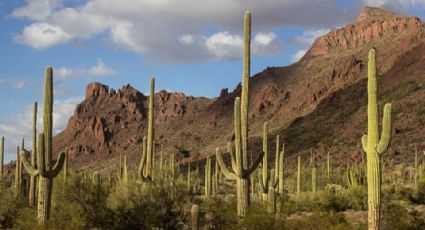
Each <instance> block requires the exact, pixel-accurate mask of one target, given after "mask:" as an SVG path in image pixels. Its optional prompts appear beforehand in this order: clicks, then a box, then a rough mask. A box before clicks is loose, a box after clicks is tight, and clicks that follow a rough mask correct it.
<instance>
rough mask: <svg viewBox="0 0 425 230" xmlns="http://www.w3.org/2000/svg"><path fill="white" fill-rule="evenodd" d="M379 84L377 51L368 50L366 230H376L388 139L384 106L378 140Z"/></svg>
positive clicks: (387, 114) (387, 115) (388, 115)
mask: <svg viewBox="0 0 425 230" xmlns="http://www.w3.org/2000/svg"><path fill="white" fill-rule="evenodd" d="M377 89H378V84H377V79H376V51H375V49H371V50H370V51H369V62H368V84H367V92H368V106H367V118H368V119H367V120H368V122H367V135H364V136H363V137H362V145H363V149H364V151H365V152H366V154H367V155H366V158H367V184H368V225H369V229H372V230H374V229H379V224H380V215H381V212H380V207H381V198H380V197H381V166H380V162H381V159H380V158H381V154H382V153H383V152H385V151H386V150H387V149H388V146H389V144H390V140H391V104H386V105H385V106H384V117H383V122H382V134H381V137H379V122H378V102H377V96H378V90H377Z"/></svg>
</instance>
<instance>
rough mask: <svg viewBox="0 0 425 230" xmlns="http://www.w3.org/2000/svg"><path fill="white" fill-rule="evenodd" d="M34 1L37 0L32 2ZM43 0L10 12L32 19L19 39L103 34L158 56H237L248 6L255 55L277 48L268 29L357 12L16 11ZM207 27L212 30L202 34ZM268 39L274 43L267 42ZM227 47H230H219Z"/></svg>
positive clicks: (189, 7) (166, 6) (233, 7)
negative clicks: (37, 14)
mask: <svg viewBox="0 0 425 230" xmlns="http://www.w3.org/2000/svg"><path fill="white" fill-rule="evenodd" d="M32 1H38V2H40V3H39V4H38V5H37V7H34V6H33V5H34V4H35V3H32ZM46 1H47V0H44V1H42V0H31V1H30V0H28V2H27V5H26V6H24V7H22V8H20V9H17V10H15V11H14V13H12V16H15V17H26V18H30V19H32V20H34V21H35V22H34V23H32V24H30V25H27V26H25V27H24V29H23V31H22V33H21V34H20V35H19V36H17V39H16V40H17V41H19V42H21V43H23V44H26V45H28V46H31V47H33V48H36V49H42V48H48V47H51V46H55V45H58V44H63V43H68V42H70V41H73V40H79V41H80V40H81V41H84V40H86V39H92V38H94V39H103V38H104V37H105V36H106V37H107V39H109V40H110V41H111V43H112V44H114V45H115V46H117V47H119V48H123V49H127V50H130V51H133V52H137V53H140V54H143V55H147V57H148V58H149V59H153V60H156V61H160V62H166V61H180V62H184V61H199V60H203V59H210V58H233V57H235V56H240V55H237V54H236V50H238V49H239V48H238V46H239V44H240V41H239V36H238V35H239V34H241V30H242V23H243V20H242V18H243V12H244V11H245V10H246V9H250V10H251V11H252V12H253V31H264V32H266V33H263V36H262V37H261V36H260V37H258V38H257V40H256V41H255V40H253V41H254V42H257V45H256V46H255V45H254V47H257V50H256V52H255V54H257V55H269V54H272V53H275V51H274V50H275V48H276V47H277V46H276V44H278V43H275V42H274V41H278V38H277V37H273V36H270V34H271V32H272V31H273V30H274V29H276V28H278V27H281V26H284V25H290V26H306V27H321V26H323V25H328V26H329V25H331V26H332V25H335V24H340V23H341V21H344V22H346V21H350V20H351V19H353V18H355V13H352V12H351V11H348V12H347V11H345V10H344V9H343V8H342V7H340V6H338V5H336V4H335V3H334V2H333V1H325V2H323V3H322V4H317V3H316V1H315V0H299V1H295V2H294V1H290V0H264V1H261V2H259V1H242V0H236V1H232V2H229V1H227V0H214V1H213V0H201V3H202V4H201V3H200V2H199V1H197V0H181V1H164V0H162V1H161V0H160V1H152V0H121V1H115V0H87V1H85V2H81V4H78V6H77V7H68V8H65V7H64V6H62V5H60V4H58V5H54V6H50V5H49V6H50V8H49V7H45V8H48V9H47V10H46V11H43V12H48V13H45V15H43V16H40V17H38V18H36V17H34V16H30V15H33V14H32V13H19V12H23V11H28V12H33V10H30V9H34V8H37V9H38V7H40V6H41V5H42V4H41V3H44V5H46ZM30 2H31V3H30ZM49 2H51V1H49ZM311 5H315V7H311ZM182 6H184V7H182ZM24 9H25V10H24ZM49 10H50V11H49ZM34 12H36V11H34ZM300 12H302V13H300ZM211 28H214V30H215V34H213V35H212V36H208V35H206V32H207V31H210V29H211ZM226 33H227V34H226ZM204 37H207V38H206V39H209V43H208V47H206V44H203V43H204V42H205V39H204ZM270 39H272V41H273V43H269V42H271V41H270ZM201 41H204V42H201ZM188 45H190V47H189V48H190V49H188ZM225 48H229V49H230V50H228V51H225V50H223V49H225ZM253 50H255V49H253Z"/></svg>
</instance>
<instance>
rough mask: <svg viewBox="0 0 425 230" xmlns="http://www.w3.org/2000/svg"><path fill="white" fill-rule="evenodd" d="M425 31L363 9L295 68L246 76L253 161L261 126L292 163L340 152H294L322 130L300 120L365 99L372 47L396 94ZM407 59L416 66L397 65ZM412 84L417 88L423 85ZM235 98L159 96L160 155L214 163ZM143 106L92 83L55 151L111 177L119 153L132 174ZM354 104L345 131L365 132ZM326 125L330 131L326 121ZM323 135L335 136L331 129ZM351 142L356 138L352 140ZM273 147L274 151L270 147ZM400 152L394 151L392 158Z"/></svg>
mask: <svg viewBox="0 0 425 230" xmlns="http://www.w3.org/2000/svg"><path fill="white" fill-rule="evenodd" d="M424 32H425V26H424V22H422V21H421V20H420V19H419V18H417V17H402V16H398V15H396V14H394V13H391V12H388V11H384V10H382V9H378V8H371V7H367V8H365V9H364V10H363V11H362V13H361V14H360V15H359V17H358V19H357V20H356V21H355V22H353V23H351V24H348V25H347V26H344V27H342V28H339V29H336V30H333V31H331V32H329V33H327V34H326V35H323V36H321V37H319V38H317V39H316V40H315V42H314V43H313V45H312V47H311V48H310V49H309V50H308V52H307V53H306V54H305V56H304V57H303V58H301V60H300V61H299V62H297V63H294V64H292V65H290V66H286V67H269V68H266V69H265V70H263V71H262V72H260V73H257V74H255V75H254V76H252V77H251V80H250V96H249V97H250V113H249V129H250V132H249V134H250V140H251V141H250V149H251V152H253V153H254V154H255V152H258V151H261V150H260V145H261V141H260V139H259V137H260V136H261V135H260V134H261V130H262V129H261V127H262V123H263V122H264V121H268V122H269V127H270V128H271V130H272V133H273V135H275V134H281V136H282V138H283V139H282V141H283V142H286V143H288V151H289V154H288V155H289V157H293V156H295V155H298V154H303V153H305V152H306V151H308V149H309V148H311V147H314V148H315V149H316V151H318V152H319V154H318V156H321V153H322V152H325V151H328V150H332V151H333V152H338V151H339V149H338V148H335V147H334V146H331V143H328V144H325V143H326V141H324V139H323V137H322V138H320V137H318V140H315V141H312V142H311V143H309V144H305V145H303V143H298V142H299V141H297V140H298V139H301V140H302V139H303V138H302V137H303V135H304V134H305V133H308V131H310V132H318V131H320V129H321V127H320V125H319V126H317V124H315V125H313V124H311V127H314V129H313V130H309V127H304V125H303V124H300V120H304V121H305V120H306V119H307V120H308V119H310V120H314V119H315V118H314V117H311V116H312V114H316V115H315V116H316V117H322V115H321V114H327V112H326V111H327V110H326V109H324V108H323V106H325V107H328V108H332V106H334V104H332V103H336V102H335V100H336V99H335V97H337V96H335V95H339V96H342V95H355V96H358V98H356V99H360V98H362V91H364V92H366V90H365V89H362V84H364V83H362V82H364V79H365V78H366V72H365V71H366V63H367V60H366V58H367V52H368V50H369V49H370V48H372V47H375V48H376V49H377V50H378V57H377V58H378V73H379V74H380V75H382V76H383V78H384V79H385V81H386V82H388V83H386V82H384V83H383V84H382V87H383V89H385V90H386V91H390V90H391V89H392V88H394V87H397V85H394V82H406V81H408V80H409V79H411V77H410V76H407V77H404V76H402V77H400V76H399V75H395V74H394V73H398V74H400V75H403V73H404V72H405V71H411V70H410V68H403V66H407V65H410V66H411V65H415V64H416V63H418V62H419V63H422V59H421V58H422V56H423V55H422V56H419V57H415V56H412V55H411V53H412V52H415V48H417V47H422V45H423V44H425V39H424V38H425V36H424V34H425V33H424ZM416 52H417V51H416ZM409 55H410V56H409ZM406 57H408V58H407V59H410V60H411V61H412V62H413V64H412V63H410V64H409V63H403V61H406V60H404V59H406ZM387 73H388V74H387ZM422 73H424V74H425V70H423V72H422V69H420V70H419V71H416V72H415V73H414V74H415V76H417V75H421V74H422ZM390 76H392V77H390ZM396 78H397V79H398V80H397V79H396ZM401 78H402V79H401ZM400 79H401V80H400ZM412 79H414V80H418V79H419V80H421V78H420V77H417V78H415V77H414V78H412ZM350 89H351V90H352V91H350ZM385 90H384V91H385ZM353 92H355V93H353ZM239 95H240V85H238V86H237V87H236V88H235V89H234V90H233V91H232V92H228V90H227V89H223V90H222V91H221V93H220V95H219V96H218V97H216V98H213V99H208V98H202V97H190V96H186V95H184V94H183V93H168V92H166V91H160V92H158V93H156V94H155V103H156V111H155V112H156V114H157V115H156V128H157V131H156V133H157V134H156V141H157V144H158V146H157V149H159V146H160V145H161V144H162V145H164V151H165V153H166V154H167V155H168V154H170V153H176V154H177V159H178V160H180V161H181V162H187V161H198V160H201V159H203V158H205V157H206V156H207V155H210V154H213V152H214V149H215V147H217V146H225V144H226V142H227V141H231V140H232V138H233V134H232V127H233V126H232V125H233V120H232V111H233V101H234V98H235V97H236V96H239ZM363 97H364V95H363ZM147 98H148V97H146V96H145V95H143V94H142V93H140V92H138V91H137V90H136V89H134V88H133V87H131V86H130V85H127V86H124V87H123V88H121V89H118V90H113V89H109V87H107V86H105V85H102V84H100V83H91V84H89V85H88V86H87V90H86V98H85V99H84V101H83V102H82V103H81V104H79V105H78V106H77V108H76V110H75V112H74V115H73V116H72V117H71V118H70V120H69V122H68V124H67V127H66V128H65V130H64V131H63V132H61V133H60V134H58V135H57V136H56V137H55V138H54V146H55V147H54V148H55V151H59V150H60V149H63V148H65V147H68V150H69V152H70V156H71V161H72V162H73V163H74V165H78V167H79V168H81V169H84V168H88V167H92V168H94V169H96V170H97V171H102V170H103V171H105V172H106V171H110V170H112V168H114V167H112V166H115V165H116V164H118V161H117V159H118V157H119V154H127V155H128V157H129V162H131V164H130V167H136V165H137V162H138V159H139V157H140V152H141V140H142V136H143V135H145V133H146V127H147V124H146V117H147V114H146V112H147ZM332 99H334V100H332ZM346 99H348V98H346ZM356 103H357V104H356ZM356 103H354V104H356V107H355V108H353V109H352V110H350V111H351V112H353V113H356V114H354V116H356V117H354V118H353V117H351V115H350V119H348V120H349V121H350V124H349V125H347V126H346V127H348V128H350V127H351V126H350V125H351V124H357V123H358V124H357V126H359V127H358V128H359V130H358V132H360V131H362V132H365V131H366V129H365V127H360V121H361V119H363V118H362V115H361V114H362V113H361V112H360V111H359V108H361V107H362V106H363V105H362V103H360V102H359V101H358V102H356ZM344 111H345V110H344ZM335 113H337V114H339V111H338V110H337V111H335ZM357 113H358V114H357ZM329 116H330V115H329ZM330 117H332V116H330ZM323 120H324V122H327V121H326V120H327V119H326V118H323ZM330 120H332V119H330ZM308 121H309V120H308ZM307 124H308V122H307ZM330 124H332V123H330ZM349 126H350V127H349ZM357 126H356V127H357ZM326 127H327V126H326ZM344 127H345V126H344ZM344 127H342V129H344ZM329 129H331V130H333V129H332V127H331V125H329ZM350 129H351V128H350ZM291 132H292V133H291ZM318 133H320V132H318ZM356 135H358V134H357V132H356V134H353V136H356ZM297 138H298V139H297ZM269 139H271V143H270V144H272V142H273V140H274V138H269ZM307 139H308V138H307ZM337 139H338V138H337ZM353 139H354V138H353ZM358 142H359V140H357V139H356V140H355V143H354V142H353V143H350V144H347V145H349V147H350V148H348V149H350V151H352V154H354V152H358V151H359V150H361V149H358V150H357V149H355V147H353V146H356V145H357V143H358ZM291 143H292V145H295V144H296V145H297V146H291ZM271 146H273V145H271ZM396 148H397V147H396ZM396 148H395V149H393V150H392V151H393V152H394V153H395V152H397V150H396ZM271 149H273V148H271ZM399 152H400V150H399ZM353 159H354V158H353ZM355 159H357V158H355ZM99 160H103V161H105V162H107V163H105V164H108V162H110V163H109V165H111V167H106V168H102V166H100V165H99V164H96V163H95V162H97V161H99Z"/></svg>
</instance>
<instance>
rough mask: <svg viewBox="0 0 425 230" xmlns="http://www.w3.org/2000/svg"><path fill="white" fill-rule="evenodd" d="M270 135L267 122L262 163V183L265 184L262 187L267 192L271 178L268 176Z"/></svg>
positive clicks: (264, 125) (264, 128)
mask: <svg viewBox="0 0 425 230" xmlns="http://www.w3.org/2000/svg"><path fill="white" fill-rule="evenodd" d="M268 134H269V125H268V123H267V121H266V122H264V124H263V152H264V154H263V163H262V166H263V167H262V169H263V179H262V180H261V182H262V184H263V186H262V187H263V188H264V189H265V190H267V189H268V187H269V185H268V183H269V179H268V178H269V176H268V171H267V170H268V165H267V162H268ZM272 176H274V175H272Z"/></svg>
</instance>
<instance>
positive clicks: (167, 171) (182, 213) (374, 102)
mask: <svg viewBox="0 0 425 230" xmlns="http://www.w3.org/2000/svg"><path fill="white" fill-rule="evenodd" d="M250 43H251V15H250V13H249V12H246V13H245V18H244V55H243V60H244V61H243V78H242V90H241V95H240V96H239V97H236V99H235V101H234V111H233V113H234V118H233V126H234V131H233V133H234V138H233V140H232V141H231V142H228V143H223V146H226V148H223V147H222V146H217V149H216V152H215V153H213V154H210V155H208V156H207V157H206V159H205V160H203V161H197V162H191V163H184V164H183V163H181V162H178V161H177V160H176V158H175V155H174V154H167V153H165V152H164V151H163V148H162V146H160V145H157V144H156V142H155V139H156V136H155V126H156V124H155V113H154V111H155V102H154V100H153V98H154V92H155V79H154V78H152V79H151V85H150V97H149V112H148V127H147V129H148V132H147V136H146V137H144V138H143V142H142V143H143V144H142V146H143V148H142V149H140V157H139V160H140V161H139V167H138V169H137V170H130V169H129V167H128V162H127V156H126V155H122V156H120V160H119V162H116V163H117V165H119V167H116V169H115V170H114V173H113V174H108V175H105V174H101V173H99V172H97V171H90V170H84V171H79V170H76V167H70V163H69V160H68V153H67V149H63V152H61V153H60V154H56V153H53V151H52V138H53V137H52V122H53V115H52V112H53V69H52V68H51V67H47V68H46V73H45V89H44V90H45V91H44V103H43V105H44V109H43V127H42V130H41V132H40V133H39V134H37V127H36V121H37V103H34V112H33V121H34V122H33V133H32V147H31V149H30V150H29V149H27V148H26V146H25V143H24V141H23V142H22V144H21V146H19V147H17V160H16V163H15V172H14V176H13V177H1V182H0V197H1V199H0V227H1V228H13V229H193V230H196V229H370V230H376V229H425V206H424V204H425V176H424V164H423V160H422V158H423V157H421V156H420V154H419V153H418V151H419V150H418V149H417V148H416V150H415V158H414V159H415V160H414V162H403V163H399V164H392V165H391V168H388V167H387V165H389V161H388V160H387V159H386V158H385V157H384V155H383V153H385V152H386V151H387V149H388V147H389V145H390V144H391V137H392V127H391V124H392V120H391V104H386V105H385V106H384V109H383V120H382V122H381V123H382V128H381V129H380V128H379V124H380V122H379V119H378V115H379V112H378V111H379V110H378V105H379V102H378V96H377V91H378V83H377V81H378V79H377V76H376V75H377V74H376V52H377V51H376V50H375V49H373V48H372V49H370V51H369V57H368V58H369V63H368V84H367V89H365V90H367V92H368V105H367V115H368V119H367V122H366V121H364V122H365V123H367V130H364V133H367V135H365V136H363V137H362V138H361V140H355V141H358V142H359V143H361V144H362V146H363V150H364V156H365V157H364V158H362V159H363V160H361V161H359V162H355V163H350V164H347V165H346V166H345V167H341V166H340V165H341V164H336V162H335V159H334V158H333V156H332V154H331V153H328V154H327V155H326V160H324V161H321V162H318V161H317V160H316V158H317V157H316V156H315V150H314V149H312V150H311V152H310V157H309V158H307V159H306V158H305V157H304V158H303V157H302V156H297V161H296V167H295V168H293V169H290V168H289V167H287V165H288V162H287V160H286V158H285V140H282V139H281V137H280V136H279V135H276V136H275V137H271V135H270V134H269V128H270V127H269V124H268V122H267V121H264V125H263V131H262V133H263V136H262V139H263V143H262V151H260V152H253V150H252V149H250V148H249V147H248V146H249V145H248V141H249V139H248V124H249V122H248V120H249V116H248V110H249V107H248V104H249V103H248V100H249V79H250ZM395 93H397V92H395ZM380 130H381V133H380ZM306 132H309V131H306ZM269 138H275V144H276V146H275V148H274V149H275V153H274V154H271V151H269V146H268V145H269ZM6 141H7V140H6ZM4 142H5V138H4V137H2V138H1V142H0V144H1V146H0V151H1V152H0V159H1V161H2V162H3V154H4ZM272 155H274V159H271V156H272ZM54 156H57V160H55V158H54ZM252 156H254V158H253V157H252ZM250 157H251V158H250ZM270 163H272V164H271V165H270ZM294 164H295V162H294ZM336 165H338V166H336ZM3 171H4V170H3V163H1V166H0V173H1V175H3Z"/></svg>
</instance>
